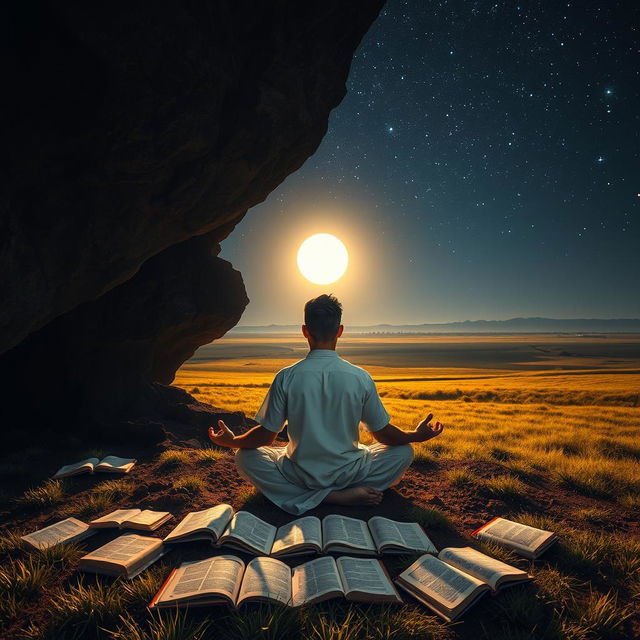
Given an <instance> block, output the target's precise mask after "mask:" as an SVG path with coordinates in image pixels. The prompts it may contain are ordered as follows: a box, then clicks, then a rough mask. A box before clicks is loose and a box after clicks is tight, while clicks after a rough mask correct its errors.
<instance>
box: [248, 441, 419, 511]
mask: <svg viewBox="0 0 640 640" xmlns="http://www.w3.org/2000/svg"><path fill="white" fill-rule="evenodd" d="M365 455H367V457H368V458H369V461H368V462H369V464H367V465H364V466H363V468H361V469H359V470H358V471H357V472H356V473H355V474H354V476H353V477H351V478H345V479H344V481H343V482H342V483H341V486H333V487H326V488H322V489H317V488H312V489H311V488H308V487H305V486H302V483H297V482H292V481H291V480H290V479H288V478H287V477H285V475H284V474H283V472H282V464H281V463H282V458H283V456H285V447H260V448H258V449H238V451H237V452H236V458H235V459H236V467H237V468H238V472H239V474H240V475H241V476H242V477H243V478H244V479H245V480H248V481H249V482H251V483H252V484H253V485H254V486H255V487H256V488H257V489H258V490H259V491H260V492H261V493H262V494H263V495H264V496H265V497H266V498H268V499H269V500H270V501H271V502H273V503H274V504H275V505H277V506H278V507H280V508H281V509H283V510H284V511H286V512H288V513H292V514H294V515H300V514H303V513H305V511H308V510H309V509H313V508H314V507H316V506H318V505H319V504H320V503H321V502H322V501H323V500H324V499H325V498H326V497H327V495H328V494H329V493H330V492H331V491H338V490H340V489H347V488H349V487H356V486H366V487H371V488H373V489H377V490H378V491H384V490H385V489H388V488H389V487H391V486H393V485H394V484H397V483H398V482H399V481H400V478H402V475H403V474H404V472H405V471H406V470H407V468H408V467H409V465H410V464H411V462H412V461H413V448H412V447H411V445H410V444H405V445H399V446H395V447H390V446H387V445H383V444H374V445H371V446H368V447H366V451H365Z"/></svg>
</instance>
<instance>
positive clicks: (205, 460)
mask: <svg viewBox="0 0 640 640" xmlns="http://www.w3.org/2000/svg"><path fill="white" fill-rule="evenodd" d="M226 457H227V454H226V453H225V452H224V451H223V450H222V449H214V448H213V447H207V448H206V449H198V450H196V462H197V463H198V464H211V463H213V462H216V460H220V459H221V458H226Z"/></svg>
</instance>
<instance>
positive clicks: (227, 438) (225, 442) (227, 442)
mask: <svg viewBox="0 0 640 640" xmlns="http://www.w3.org/2000/svg"><path fill="white" fill-rule="evenodd" d="M218 426H219V427H220V429H219V430H218V431H216V430H215V429H214V428H213V427H209V440H211V442H213V444H217V445H218V446H219V447H233V441H234V440H235V435H234V434H233V431H231V429H229V427H227V425H226V424H225V423H224V420H218Z"/></svg>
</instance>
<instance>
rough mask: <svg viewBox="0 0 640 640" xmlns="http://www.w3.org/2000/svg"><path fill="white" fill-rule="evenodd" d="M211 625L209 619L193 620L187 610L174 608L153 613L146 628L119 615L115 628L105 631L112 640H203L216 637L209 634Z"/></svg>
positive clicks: (129, 617)
mask: <svg viewBox="0 0 640 640" xmlns="http://www.w3.org/2000/svg"><path fill="white" fill-rule="evenodd" d="M211 626H212V622H211V621H209V620H201V621H197V620H193V619H192V617H191V616H190V615H189V612H188V611H186V610H183V611H181V610H175V611H171V612H167V613H166V614H164V615H162V614H159V613H156V614H154V615H153V616H152V617H151V619H150V620H149V622H148V624H147V625H146V628H144V627H142V626H141V625H140V624H139V623H138V622H137V621H136V620H135V619H134V618H132V617H131V616H129V615H124V616H120V623H119V625H118V627H117V629H116V630H114V631H108V632H107V633H108V637H109V638H111V639H112V640H204V639H205V638H214V637H217V635H216V636H214V635H209V633H208V632H209V630H210V629H211Z"/></svg>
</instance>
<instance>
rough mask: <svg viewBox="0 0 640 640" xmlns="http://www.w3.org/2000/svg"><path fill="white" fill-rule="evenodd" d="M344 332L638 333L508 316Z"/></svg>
mask: <svg viewBox="0 0 640 640" xmlns="http://www.w3.org/2000/svg"><path fill="white" fill-rule="evenodd" d="M299 330H300V325H282V324H270V325H265V326H255V325H253V326H251V325H246V326H242V325H240V326H237V327H234V328H233V329H232V330H231V331H230V333H290V332H292V331H295V332H297V331H299ZM345 332H346V333H352V334H353V333H368V334H371V333H412V334H415V333H640V319H638V318H615V319H598V318H572V319H555V318H511V319H510V320H463V321H461V322H442V323H424V324H375V325H369V326H367V325H354V326H351V325H348V326H346V327H345Z"/></svg>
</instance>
